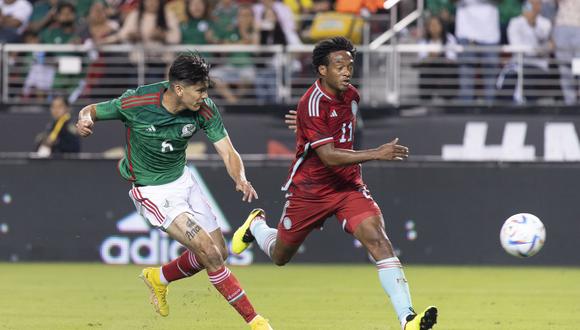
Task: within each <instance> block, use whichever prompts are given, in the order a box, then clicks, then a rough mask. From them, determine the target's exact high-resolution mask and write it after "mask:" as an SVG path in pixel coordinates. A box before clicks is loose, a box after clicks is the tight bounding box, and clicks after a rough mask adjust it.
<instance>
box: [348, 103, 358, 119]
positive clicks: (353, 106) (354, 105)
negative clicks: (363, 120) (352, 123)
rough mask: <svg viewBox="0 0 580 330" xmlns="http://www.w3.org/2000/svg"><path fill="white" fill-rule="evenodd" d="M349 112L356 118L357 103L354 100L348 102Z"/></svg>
mask: <svg viewBox="0 0 580 330" xmlns="http://www.w3.org/2000/svg"><path fill="white" fill-rule="evenodd" d="M350 110H351V111H352V115H353V116H354V117H356V113H357V112H358V103H356V101H355V100H352V102H350Z"/></svg>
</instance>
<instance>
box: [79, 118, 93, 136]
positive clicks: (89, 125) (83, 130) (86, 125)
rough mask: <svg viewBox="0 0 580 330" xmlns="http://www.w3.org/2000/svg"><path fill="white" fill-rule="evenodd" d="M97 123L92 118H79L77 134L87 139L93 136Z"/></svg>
mask: <svg viewBox="0 0 580 330" xmlns="http://www.w3.org/2000/svg"><path fill="white" fill-rule="evenodd" d="M94 125H95V123H94V122H93V121H92V120H91V119H90V118H79V121H77V133H79V135H80V136H82V137H87V136H89V135H91V134H93V126H94Z"/></svg>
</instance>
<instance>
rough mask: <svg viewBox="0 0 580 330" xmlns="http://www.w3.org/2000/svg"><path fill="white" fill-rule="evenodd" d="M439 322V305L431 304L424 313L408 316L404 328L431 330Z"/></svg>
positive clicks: (406, 329) (407, 329) (405, 329)
mask: <svg viewBox="0 0 580 330" xmlns="http://www.w3.org/2000/svg"><path fill="white" fill-rule="evenodd" d="M435 323H437V307H435V306H429V307H427V308H426V309H425V310H424V311H423V312H422V313H419V314H412V315H409V316H408V317H407V323H406V324H405V327H404V328H403V329H404V330H429V329H433V326H434V325H435Z"/></svg>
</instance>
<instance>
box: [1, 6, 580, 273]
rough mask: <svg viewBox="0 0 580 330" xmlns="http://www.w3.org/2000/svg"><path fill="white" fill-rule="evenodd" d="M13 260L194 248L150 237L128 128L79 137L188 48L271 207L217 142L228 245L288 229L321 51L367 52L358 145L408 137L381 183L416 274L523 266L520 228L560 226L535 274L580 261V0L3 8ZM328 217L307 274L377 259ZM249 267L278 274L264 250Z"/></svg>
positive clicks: (369, 171)
mask: <svg viewBox="0 0 580 330" xmlns="http://www.w3.org/2000/svg"><path fill="white" fill-rule="evenodd" d="M0 10H1V15H0V42H2V44H1V45H0V54H1V58H0V60H1V74H0V95H1V97H0V260H1V261H11V262H19V261H89V262H95V261H96V262H104V263H111V264H127V263H138V264H159V263H162V262H166V261H167V260H170V259H172V258H174V257H175V256H177V255H178V253H179V250H180V246H179V245H178V244H176V243H175V242H173V241H170V240H169V239H168V238H167V237H166V236H165V235H164V234H162V233H161V232H159V231H157V230H152V229H150V228H149V227H148V226H147V224H146V222H145V221H144V220H142V219H141V218H140V217H139V216H138V215H137V214H136V213H135V212H134V208H133V205H132V204H131V203H130V200H129V198H128V196H127V191H128V189H129V188H130V186H129V184H128V183H127V182H124V181H123V180H122V179H121V178H120V177H119V176H118V174H117V173H116V162H117V161H118V159H119V158H120V157H121V156H122V152H123V146H124V143H125V137H124V129H123V126H122V123H120V122H99V123H97V125H96V130H95V134H94V135H93V136H92V137H90V138H89V139H85V140H82V141H81V140H80V139H79V138H78V136H77V135H76V133H75V130H74V123H75V122H76V117H77V113H78V111H79V110H80V109H81V108H82V107H83V106H85V105H87V104H90V103H95V102H100V101H105V100H109V99H111V98H116V97H118V96H120V95H121V94H122V93H123V92H124V91H125V90H126V89H128V88H135V87H137V86H138V85H142V84H147V83H152V82H156V81H160V80H164V79H165V77H166V72H167V69H168V65H169V64H170V63H171V61H172V60H173V58H174V57H175V56H176V54H179V53H180V52H184V51H191V50H195V51H198V52H200V53H201V54H203V56H204V57H206V59H207V60H208V62H209V63H211V65H212V73H211V75H212V79H213V81H214V86H213V87H212V89H211V91H210V96H211V97H212V99H214V100H215V101H216V103H217V104H218V105H219V107H220V111H221V112H222V115H223V118H224V121H225V124H226V127H227V129H228V132H229V134H230V136H231V138H232V140H233V142H234V145H235V146H236V148H237V149H238V151H239V152H240V153H241V154H242V156H243V158H244V161H245V164H246V167H247V175H248V178H249V180H251V181H252V182H253V184H254V186H255V187H256V189H257V191H258V193H259V194H260V199H259V200H258V201H257V202H255V203H253V205H249V206H248V205H246V204H243V203H242V202H241V198H240V196H239V194H238V193H236V192H235V191H234V187H233V185H232V182H231V181H230V179H229V177H228V176H227V174H226V171H225V168H224V167H223V163H222V161H221V160H220V159H219V158H217V155H216V154H215V150H214V149H213V146H212V145H211V143H209V142H208V141H207V140H206V139H205V137H204V136H202V134H198V135H196V136H194V138H193V139H192V141H191V144H190V148H189V149H188V158H189V159H190V163H189V164H190V165H189V166H190V167H191V168H192V169H194V172H195V173H196V176H197V177H198V181H199V182H201V183H202V184H203V185H204V187H205V189H206V192H207V193H208V195H210V196H211V203H212V206H213V208H214V210H215V211H216V213H217V214H218V218H219V219H220V222H221V224H222V228H223V230H224V232H225V233H226V237H230V236H229V235H230V234H231V231H232V228H236V227H237V226H238V225H239V224H241V222H242V220H243V219H245V217H246V215H247V212H248V211H249V210H250V209H251V208H253V207H263V208H265V209H266V210H267V212H268V214H269V217H270V219H271V220H270V221H271V222H272V223H274V222H275V221H277V219H278V217H279V214H280V212H281V210H282V206H283V201H284V196H283V194H282V192H281V191H280V186H281V185H282V184H283V182H284V179H285V178H286V174H287V170H288V167H289V165H290V163H291V160H292V158H293V155H294V134H293V132H292V131H290V130H288V129H287V128H286V127H285V125H284V121H283V117H284V113H286V112H287V111H288V110H290V109H294V108H295V106H296V103H297V102H298V100H299V98H300V97H301V96H302V95H303V93H304V92H305V91H306V89H307V88H308V87H309V86H310V85H311V84H312V83H313V82H314V80H315V74H314V69H313V68H312V65H311V51H312V49H313V47H314V44H315V43H316V42H317V41H319V40H322V39H325V38H329V37H333V36H338V35H341V36H345V37H348V38H350V39H351V40H352V41H353V42H354V43H356V44H357V50H358V52H357V57H356V61H355V79H354V80H353V84H354V85H355V86H356V87H357V88H358V89H359V91H360V94H361V103H360V111H359V116H360V120H359V127H357V131H356V134H357V135H356V139H355V141H356V144H357V148H372V147H376V146H378V145H380V144H383V143H385V142H388V141H390V140H391V139H393V138H395V137H399V138H400V143H401V144H404V145H406V146H408V147H409V148H410V150H411V154H412V156H411V157H410V159H409V160H408V161H406V162H404V163H368V164H365V165H364V166H363V168H364V178H365V181H366V182H367V183H368V185H369V187H370V188H371V192H372V193H373V197H374V198H375V200H376V201H377V203H378V204H379V206H380V207H381V208H382V210H383V213H384V214H385V219H386V223H387V232H388V233H389V237H390V238H391V240H392V241H393V242H394V244H395V246H396V247H397V253H398V254H399V256H400V258H401V259H402V260H403V261H404V262H405V263H429V264H432V263H434V264H521V263H523V261H522V260H519V259H515V258H513V257H510V256H508V255H507V254H506V253H505V252H504V251H503V250H502V249H501V246H500V244H499V229H500V228H501V225H502V224H503V221H504V220H505V219H506V218H508V217H509V216H510V215H512V214H515V213H520V212H529V213H533V214H535V215H537V216H538V217H539V218H540V219H542V220H543V221H544V224H545V225H546V229H547V241H546V246H545V247H544V249H543V250H542V251H541V252H540V254H539V255H538V256H536V257H534V258H532V259H531V260H526V261H525V262H526V263H528V264H530V263H531V264H543V265H547V264H558V265H578V263H579V262H580V257H579V256H578V254H577V253H575V251H577V237H578V235H579V234H580V221H578V210H577V209H575V203H576V199H577V196H576V192H577V190H578V187H579V186H580V176H579V175H578V173H579V172H580V163H579V161H580V141H579V139H578V129H577V127H578V125H579V124H580V117H578V114H579V111H580V108H579V105H580V103H579V102H580V99H579V94H578V93H579V75H580V0H529V1H521V0H457V1H455V0H388V1H386V2H385V1H382V0H335V1H331V0H284V1H275V0H257V1H251V0H243V1H242V0H237V1H236V0H170V1H164V0H142V1H137V0H105V1H89V0H77V1H67V2H63V1H53V0H46V1H42V0H37V1H32V0H31V1H27V0H4V1H0ZM367 260H368V258H367V256H366V253H365V251H364V249H362V248H361V247H360V245H359V244H358V242H356V241H354V240H353V239H352V238H351V237H350V236H348V235H346V234H345V233H343V232H342V231H341V229H340V226H338V225H337V224H336V221H334V219H329V220H328V221H327V225H326V226H325V228H324V232H323V233H315V234H313V235H312V237H311V238H309V240H308V241H306V243H305V244H304V246H303V249H302V250H301V253H300V254H299V255H298V256H297V258H296V261H298V262H365V261H367ZM229 261H230V263H232V264H250V263H252V262H264V261H266V259H265V257H264V256H263V254H262V253H260V252H259V251H257V252H256V253H254V252H253V251H252V250H249V251H247V252H245V253H244V254H243V255H241V256H231V257H230V260H229Z"/></svg>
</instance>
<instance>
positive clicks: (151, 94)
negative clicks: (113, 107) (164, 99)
mask: <svg viewBox="0 0 580 330" xmlns="http://www.w3.org/2000/svg"><path fill="white" fill-rule="evenodd" d="M157 94H158V93H149V94H143V95H133V96H128V97H126V98H124V99H122V100H121V102H128V101H133V100H137V99H140V98H145V97H152V96H155V95H157Z"/></svg>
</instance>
